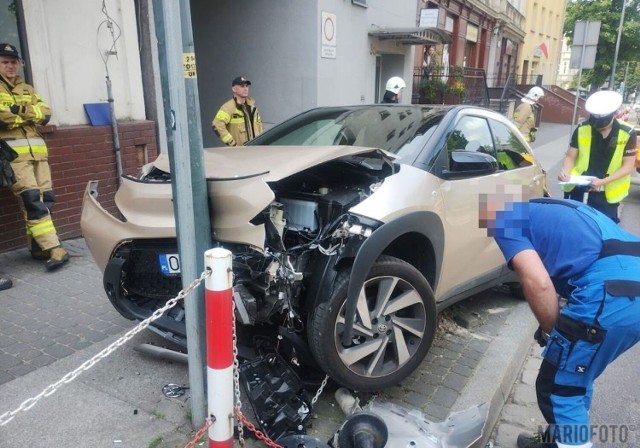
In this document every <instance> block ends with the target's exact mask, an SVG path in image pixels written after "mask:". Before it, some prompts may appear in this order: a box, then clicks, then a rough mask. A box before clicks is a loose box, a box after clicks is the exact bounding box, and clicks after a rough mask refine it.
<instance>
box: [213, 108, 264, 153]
mask: <svg viewBox="0 0 640 448" xmlns="http://www.w3.org/2000/svg"><path fill="white" fill-rule="evenodd" d="M211 125H212V126H213V131H214V132H215V133H216V135H217V136H218V137H219V138H220V140H222V143H224V144H225V145H227V146H240V145H244V144H245V143H246V142H248V141H249V140H253V139H254V138H256V137H257V136H259V135H260V134H262V118H260V114H259V113H258V110H257V109H256V106H255V100H254V99H253V98H247V99H246V108H245V107H242V105H240V104H238V103H237V102H236V99H235V98H232V99H231V100H229V101H227V102H226V103H224V104H223V105H222V107H221V108H220V110H219V111H218V113H217V114H216V116H215V118H214V119H213V122H212V123H211Z"/></svg>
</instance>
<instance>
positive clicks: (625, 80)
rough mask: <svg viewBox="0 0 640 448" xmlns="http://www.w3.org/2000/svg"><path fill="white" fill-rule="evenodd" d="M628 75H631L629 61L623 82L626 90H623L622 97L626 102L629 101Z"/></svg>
mask: <svg viewBox="0 0 640 448" xmlns="http://www.w3.org/2000/svg"><path fill="white" fill-rule="evenodd" d="M627 75H629V61H627V66H626V68H625V69H624V79H623V80H622V84H623V85H624V90H622V97H623V98H624V100H625V101H626V100H627V95H626V90H627Z"/></svg>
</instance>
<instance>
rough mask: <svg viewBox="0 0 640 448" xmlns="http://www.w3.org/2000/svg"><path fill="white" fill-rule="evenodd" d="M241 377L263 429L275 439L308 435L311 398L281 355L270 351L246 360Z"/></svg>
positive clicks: (241, 370)
mask: <svg viewBox="0 0 640 448" xmlns="http://www.w3.org/2000/svg"><path fill="white" fill-rule="evenodd" d="M240 379H241V382H242V384H243V386H244V388H245V392H246V393H247V397H248V399H249V402H250V403H251V407H252V408H253V412H254V413H255V415H256V418H257V421H258V422H259V424H260V427H261V428H260V429H261V430H262V432H264V433H265V434H266V435H267V436H268V437H269V438H270V439H271V440H274V441H277V440H278V439H280V438H281V437H286V436H294V435H300V434H306V428H307V421H308V420H309V418H310V417H311V399H310V398H309V396H308V394H307V391H306V390H305V389H304V388H303V386H302V382H301V381H300V378H299V377H298V375H296V373H295V372H294V371H293V369H291V367H289V365H288V364H287V363H286V362H285V360H284V359H283V358H282V357H281V356H280V355H278V354H276V353H270V354H267V355H263V356H261V357H259V358H256V359H255V360H252V361H247V362H244V363H242V364H241V365H240Z"/></svg>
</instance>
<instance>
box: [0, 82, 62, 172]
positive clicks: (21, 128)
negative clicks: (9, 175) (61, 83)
mask: <svg viewBox="0 0 640 448" xmlns="http://www.w3.org/2000/svg"><path fill="white" fill-rule="evenodd" d="M12 108H13V109H14V111H12ZM16 109H17V110H16ZM50 118H51V108H50V107H49V106H48V105H47V104H46V103H45V102H44V101H42V99H41V98H40V97H39V96H38V95H37V94H36V92H35V90H34V89H33V87H32V86H30V85H29V84H27V83H25V82H24V81H23V80H22V78H20V77H19V76H18V77H16V79H15V84H11V83H10V82H9V80H8V79H7V78H5V77H4V76H2V75H0V138H3V139H4V140H5V141H6V142H7V143H8V144H9V145H10V146H11V147H12V148H13V149H14V150H15V151H16V152H17V153H18V158H17V159H15V160H14V162H21V161H25V160H47V158H48V154H47V153H48V151H47V146H46V144H45V142H44V140H43V139H42V136H41V135H40V133H39V132H38V130H37V129H36V125H37V124H39V125H43V126H44V125H45V124H47V123H48V122H49V119H50Z"/></svg>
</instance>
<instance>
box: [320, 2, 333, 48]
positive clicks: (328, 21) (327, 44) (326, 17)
mask: <svg viewBox="0 0 640 448" xmlns="http://www.w3.org/2000/svg"><path fill="white" fill-rule="evenodd" d="M320 31H321V34H322V40H321V42H322V48H321V51H320V55H321V57H323V58H327V59H335V58H336V49H337V45H336V32H337V26H336V15H335V14H331V13H328V12H324V11H323V12H322V23H321V24H320Z"/></svg>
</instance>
